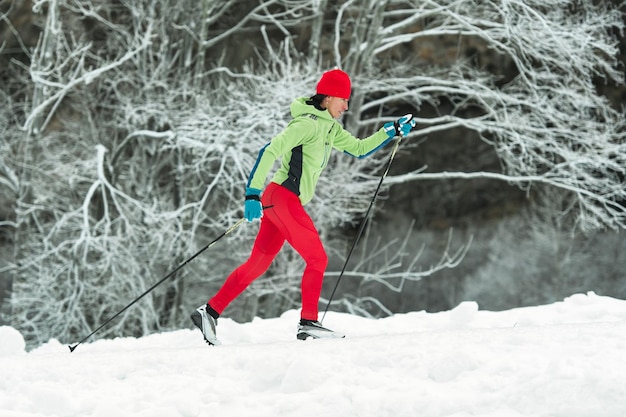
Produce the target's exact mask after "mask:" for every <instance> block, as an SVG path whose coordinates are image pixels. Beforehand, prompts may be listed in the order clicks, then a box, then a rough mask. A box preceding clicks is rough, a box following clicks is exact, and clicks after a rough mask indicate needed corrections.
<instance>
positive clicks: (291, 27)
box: [0, 0, 626, 343]
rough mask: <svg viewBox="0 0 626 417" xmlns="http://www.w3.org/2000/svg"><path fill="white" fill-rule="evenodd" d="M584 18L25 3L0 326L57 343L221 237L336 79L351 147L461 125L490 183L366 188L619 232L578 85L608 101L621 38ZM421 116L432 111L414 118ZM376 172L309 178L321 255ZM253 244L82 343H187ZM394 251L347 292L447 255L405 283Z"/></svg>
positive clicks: (162, 2)
mask: <svg viewBox="0 0 626 417" xmlns="http://www.w3.org/2000/svg"><path fill="white" fill-rule="evenodd" d="M596 3H598V2H593V1H591V0H547V1H546V0H543V1H532V0H509V1H505V2H502V1H489V0H487V1H471V0H456V1H454V0H432V1H430V0H428V1H423V0H420V1H416V0H413V1H409V0H406V1H400V0H387V1H371V0H348V1H344V2H338V3H335V2H328V1H326V0H270V1H234V0H230V1H222V2H213V1H208V0H203V1H191V0H183V1H174V0H157V1H147V0H139V1H133V2H114V1H99V2H94V1H87V0H36V1H33V10H34V12H35V13H36V16H38V17H39V18H40V19H41V22H42V32H41V37H40V40H39V43H38V44H37V46H36V47H34V48H33V49H32V51H29V54H30V61H29V65H28V66H26V65H18V64H17V63H13V64H12V66H11V67H12V69H11V70H12V71H19V69H21V71H22V74H28V76H29V77H30V82H29V84H28V85H27V87H26V88H27V89H28V90H27V93H26V94H22V95H20V96H19V97H27V98H26V99H23V101H22V102H21V103H19V104H15V105H13V106H11V108H12V109H15V108H18V107H19V108H20V109H21V113H20V112H18V113H17V114H21V116H20V118H21V120H19V127H20V129H21V130H20V132H21V133H20V134H19V135H16V134H15V132H16V131H17V129H15V126H16V122H15V121H12V122H11V126H12V127H11V129H12V132H14V133H13V134H12V135H11V136H10V137H9V138H3V139H0V140H3V141H4V142H3V143H2V147H3V149H9V150H10V157H4V158H5V159H4V160H2V161H1V162H2V165H3V166H2V169H0V185H1V186H2V187H4V188H10V190H11V193H12V194H11V195H13V196H14V197H13V198H14V205H15V207H16V210H15V216H14V218H13V219H11V220H10V221H6V222H3V223H2V224H1V226H2V227H3V228H5V229H7V230H11V235H12V240H13V243H14V247H15V262H14V264H13V265H11V266H10V268H9V270H10V271H11V272H12V273H13V274H14V277H15V284H14V293H13V297H12V302H11V307H12V321H13V323H14V324H15V325H16V326H17V327H19V328H20V330H22V331H23V332H24V333H25V334H26V335H27V336H28V337H29V338H30V340H31V342H34V343H36V342H40V341H44V340H47V339H48V338H49V337H57V338H63V339H67V340H72V339H76V338H77V337H80V336H81V335H84V334H85V333H87V332H88V331H89V330H91V329H93V328H95V327H96V326H97V325H98V324H99V323H102V322H103V321H104V320H105V319H106V318H108V317H110V316H111V315H112V314H114V313H115V312H116V311H118V310H119V309H120V308H122V307H124V306H125V305H126V304H127V303H128V302H129V301H130V300H132V299H133V298H134V297H135V296H137V295H138V294H140V293H141V292H143V291H144V290H145V289H147V288H148V287H150V285H151V284H152V283H154V282H156V281H157V280H158V279H159V278H160V277H162V276H165V275H166V274H167V273H168V272H169V271H172V270H173V269H174V268H175V267H176V266H177V265H180V264H181V262H183V261H184V260H185V259H187V258H188V257H189V256H191V255H192V254H193V253H195V252H196V251H197V250H198V249H199V248H201V247H203V246H204V244H206V243H207V242H209V241H211V240H212V239H213V238H215V237H216V236H217V235H219V234H220V233H222V232H223V231H224V230H225V229H226V228H228V227H229V226H230V225H232V224H234V223H235V222H236V221H237V220H238V219H239V218H240V216H241V212H240V210H241V205H242V204H241V200H242V196H243V184H244V183H245V179H246V176H247V174H248V172H249V170H250V168H251V166H252V165H253V162H254V158H255V157H256V153H257V151H258V150H259V149H260V148H261V146H263V144H265V143H266V142H267V140H269V139H270V138H271V137H272V136H273V135H275V134H276V133H278V132H279V131H280V130H281V129H282V128H283V127H284V126H285V125H286V123H287V121H288V120H289V115H288V107H289V103H290V102H291V100H292V99H293V98H295V97H297V96H302V95H308V94H311V93H312V92H313V88H314V86H315V82H316V81H317V79H318V77H319V75H320V73H321V71H322V70H324V69H327V68H329V67H332V66H335V65H337V66H341V67H342V68H344V69H345V70H347V71H348V72H349V73H350V74H351V75H352V77H353V85H354V93H353V97H352V100H351V103H350V107H351V110H350V113H349V114H348V116H347V117H346V119H345V124H346V127H347V128H348V129H349V130H351V131H353V132H354V133H355V134H357V135H360V136H365V135H367V134H369V133H371V132H373V131H374V130H375V129H378V128H379V127H380V125H381V124H382V123H383V122H385V121H388V120H392V119H394V118H396V117H398V116H400V115H402V114H404V113H407V112H414V113H416V114H417V115H418V121H419V128H418V129H416V130H415V131H414V132H413V133H412V134H411V135H410V137H409V138H408V139H407V140H406V141H405V142H403V145H402V146H403V147H407V146H411V143H414V144H415V143H417V140H416V139H421V138H426V137H428V136H429V135H434V134H439V135H441V134H445V132H446V131H447V130H448V129H452V128H458V127H463V128H465V129H468V130H470V131H474V132H477V133H478V134H479V136H480V138H481V139H482V140H483V141H485V142H486V143H488V144H489V145H490V146H492V147H493V149H494V150H495V151H496V152H497V154H498V156H499V158H500V161H501V164H502V171H501V172H462V173H459V172H455V173H441V172H434V173H432V172H427V171H426V170H425V169H424V167H422V166H417V167H415V169H414V170H412V171H410V172H406V173H403V174H397V175H390V176H389V177H388V178H387V181H386V182H385V184H386V186H389V185H392V184H401V183H404V184H412V183H413V182H415V181H421V180H424V179H436V178H450V177H453V178H475V177H482V178H496V179H501V180H503V181H507V182H510V183H512V184H516V185H518V186H520V187H522V188H523V189H530V188H531V187H532V186H533V185H534V184H546V185H548V186H550V187H556V188H557V189H560V190H565V191H567V192H568V193H570V194H569V196H570V198H569V199H568V200H567V202H568V205H567V206H564V207H563V208H562V210H563V212H567V213H569V215H570V216H572V218H573V219H575V220H576V221H577V223H578V224H579V225H580V227H582V228H583V229H585V230H588V229H593V228H600V227H612V228H623V227H624V225H625V218H624V206H623V201H625V197H626V196H625V195H624V193H626V189H625V188H624V187H623V173H622V172H623V169H622V167H623V166H624V162H625V161H624V155H625V152H624V149H623V147H624V142H625V141H624V132H625V130H624V121H623V115H622V114H621V112H620V111H619V110H617V109H614V108H612V107H611V106H610V105H609V103H608V101H607V100H606V99H605V98H603V97H602V96H600V95H599V94H597V92H596V89H595V87H594V83H596V82H598V80H606V81H607V82H608V81H610V82H622V81H623V75H622V74H621V73H620V72H619V71H618V66H617V62H616V58H615V56H616V45H617V41H616V39H615V38H614V36H613V35H612V33H613V31H614V30H617V31H620V30H622V29H623V21H622V19H621V15H620V13H619V11H618V9H616V8H615V7H614V6H610V5H607V4H604V3H599V4H596ZM468 48H478V49H481V50H485V51H489V53H491V54H493V55H494V56H496V57H499V58H500V59H501V60H503V61H505V62H508V63H509V64H510V66H512V67H513V68H514V70H515V76H514V77H511V78H503V77H498V76H497V74H494V73H491V72H490V71H489V69H488V68H485V67H484V66H482V65H481V63H480V62H475V61H473V60H472V59H469V58H468V59H465V58H464V57H465V56H466V55H464V53H463V51H466V50H468ZM16 68H17V69H16ZM22 88H24V87H22ZM11 97H12V96H11ZM16 97H17V96H16ZM441 103H446V104H447V105H448V106H449V107H450V108H451V109H452V111H450V112H447V113H445V114H443V113H442V114H440V115H438V116H437V117H423V116H420V115H419V110H420V109H421V108H424V107H432V108H436V109H437V108H440V107H441V106H440V104H441ZM8 117H9V116H7V115H6V114H5V115H3V116H2V118H8ZM2 118H0V120H3V119H2ZM9 141H11V143H9ZM413 146H415V145H413ZM387 156H388V154H387V153H386V152H381V153H379V154H377V155H375V156H374V157H372V158H369V159H366V160H364V161H357V160H351V159H349V158H347V157H345V156H339V155H338V156H336V157H335V158H334V159H333V161H332V163H331V166H330V167H329V169H328V170H327V172H326V174H325V176H323V178H322V179H321V181H320V184H319V190H318V196H319V198H317V199H315V200H314V201H313V202H312V203H311V205H310V206H309V207H310V211H311V213H315V220H316V222H317V225H318V228H319V229H320V232H321V233H322V235H323V237H324V239H325V240H326V241H327V243H328V250H329V252H330V254H331V256H334V257H336V258H337V259H341V258H342V257H343V256H345V252H346V251H345V248H346V241H349V240H351V236H349V237H348V238H346V237H344V236H338V235H337V233H336V231H335V230H336V228H337V227H339V226H341V227H345V226H347V225H355V224H357V223H358V222H359V221H361V220H362V215H363V213H364V210H365V209H366V208H367V206H368V204H369V200H370V198H371V196H372V193H373V190H374V189H375V188H376V186H377V184H378V181H379V175H380V170H381V168H382V167H383V166H384V165H385V164H386V162H387ZM254 233H255V225H246V226H245V227H241V228H239V229H238V230H237V231H236V232H234V233H233V234H232V235H229V237H228V238H227V241H226V242H220V245H219V246H218V247H216V248H215V250H211V251H210V252H208V253H206V254H204V255H203V256H202V257H199V258H198V259H197V260H195V261H194V262H193V263H191V264H189V266H187V267H185V268H184V269H182V270H181V271H180V272H179V273H178V274H177V275H176V276H175V277H174V278H173V279H172V280H169V281H168V282H167V283H166V284H165V285H164V286H163V288H161V289H159V290H158V291H154V292H153V293H152V294H151V295H150V297H148V298H147V299H146V300H144V301H142V304H141V307H139V308H137V309H135V310H134V313H133V314H126V315H124V316H122V317H120V319H119V320H116V321H115V322H114V323H112V325H111V326H110V327H108V328H107V329H106V330H105V331H103V333H102V335H113V334H145V333H148V332H151V331H154V330H160V329H167V328H172V327H180V326H181V325H186V324H187V315H188V312H189V310H190V309H191V308H193V307H195V305H196V304H198V303H201V302H204V301H205V298H206V297H208V296H209V295H210V293H211V291H212V290H213V289H215V288H216V287H217V286H218V285H219V284H220V283H221V282H222V280H223V279H224V277H225V275H226V274H227V273H228V272H229V271H230V270H231V269H232V268H233V267H234V266H236V265H237V263H238V262H240V261H241V260H243V258H244V257H245V256H246V255H247V252H248V250H249V246H250V243H251V239H252V238H253V237H254ZM442 240H446V237H444V238H443V239H442ZM370 242H371V243H375V241H370ZM397 245H398V246H396V247H394V248H393V249H390V248H389V245H388V242H379V245H378V246H376V245H375V246H371V245H370V244H368V245H367V246H366V248H370V252H369V253H365V254H364V255H363V256H362V257H361V258H360V259H356V260H355V261H354V264H353V265H351V266H350V268H349V270H348V272H347V274H348V275H349V276H351V277H355V276H360V277H364V278H365V279H366V280H368V279H369V280H377V281H382V282H383V283H384V285H386V286H387V287H389V288H392V289H396V290H398V289H401V288H402V283H403V282H405V281H407V280H419V279H422V278H423V277H424V276H427V275H428V273H429V271H434V270H438V269H440V268H443V267H448V266H454V265H456V264H457V263H458V261H459V259H460V258H462V256H463V254H464V250H465V249H466V247H460V248H449V249H450V250H449V251H445V253H444V254H443V256H442V257H441V258H440V261H439V262H437V263H435V264H433V265H432V266H431V265H427V266H422V265H420V261H419V258H417V261H415V259H416V257H417V255H419V254H408V253H406V252H405V248H406V240H405V239H404V238H400V239H399V240H398V242H397ZM376 257H378V259H386V261H385V262H383V264H384V265H383V266H381V263H380V261H379V260H378V259H377V260H376V261H375V262H372V259H375V258H376ZM299 262H300V260H299V258H298V256H297V255H296V254H294V253H293V252H291V251H289V250H285V251H284V252H283V253H281V258H280V259H278V260H277V262H275V264H274V265H273V267H272V269H271V270H270V273H269V274H268V277H267V279H265V280H263V281H259V282H258V283H255V284H254V285H253V287H252V288H251V291H249V292H248V294H249V295H250V297H248V298H245V299H242V300H240V301H239V302H238V303H239V304H236V305H234V306H233V311H232V314H233V315H235V316H239V317H249V316H250V315H255V314H265V315H272V314H277V313H278V312H279V311H278V310H279V309H284V308H289V307H293V306H295V305H297V304H298V299H299V295H298V293H299V290H298V288H299V278H300V273H301V265H300V263H299ZM373 265H376V266H375V267H374V266H373ZM328 275H329V277H332V276H335V275H336V272H335V271H332V270H331V271H329V274H328ZM375 299H376V297H375V294H374V295H372V294H363V293H361V294H358V295H357V296H346V297H343V298H342V299H340V300H337V302H338V303H341V304H343V305H347V307H346V308H347V309H349V310H351V311H359V312H360V313H362V314H369V313H368V310H367V308H365V307H364V306H366V305H375V308H380V309H382V310H383V311H390V310H391V309H390V308H389V307H388V306H384V305H381V304H380V303H376V301H375Z"/></svg>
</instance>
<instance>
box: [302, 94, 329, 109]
mask: <svg viewBox="0 0 626 417" xmlns="http://www.w3.org/2000/svg"><path fill="white" fill-rule="evenodd" d="M325 98H326V94H316V95H314V96H312V97H311V98H309V99H308V100H307V101H306V104H308V105H309V106H315V108H316V109H318V110H326V109H324V108H323V107H322V101H324V99H325Z"/></svg>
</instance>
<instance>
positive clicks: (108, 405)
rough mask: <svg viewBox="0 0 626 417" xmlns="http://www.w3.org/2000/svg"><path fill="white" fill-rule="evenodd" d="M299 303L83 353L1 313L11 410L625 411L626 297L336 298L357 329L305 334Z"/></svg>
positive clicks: (364, 414) (302, 414) (597, 414)
mask: <svg viewBox="0 0 626 417" xmlns="http://www.w3.org/2000/svg"><path fill="white" fill-rule="evenodd" d="M127 314H132V311H131V312H129V313H127ZM298 317H299V313H298V312H297V311H295V310H292V311H288V312H286V313H285V314H283V315H282V316H281V317H279V318H275V319H266V320H261V319H255V320H253V321H252V322H251V323H245V324H239V323H235V322H234V321H232V320H229V319H225V318H222V319H220V321H219V325H218V337H220V339H221V341H222V343H223V345H222V346H217V347H209V346H207V345H205V344H204V342H203V340H202V336H201V334H200V332H199V331H197V330H191V326H190V327H189V328H188V329H183V330H179V331H173V332H167V333H160V334H154V335H150V336H146V337H142V338H117V339H110V340H98V341H95V342H92V343H85V344H83V345H79V346H78V347H77V349H76V350H75V351H74V352H73V353H70V352H69V349H68V346H67V344H62V343H60V342H59V341H57V340H54V339H53V340H50V341H49V342H48V343H46V344H44V345H42V346H40V347H38V348H36V349H34V350H32V351H30V352H25V350H24V343H23V339H22V338H21V335H20V334H19V332H17V331H16V330H15V329H13V328H11V327H7V326H4V327H0V341H1V342H0V372H1V375H2V378H0V417H40V416H46V417H53V416H60V417H61V416H62V417H72V416H77V417H79V416H80V417H92V416H93V417H104V416H107V417H111V416H116V417H119V416H140V417H141V416H146V417H148V416H149V417H178V416H181V417H205V416H206V417H210V416H220V417H231V416H232V417H235V416H237V417H241V416H255V417H265V416H268V417H269V416H274V417H276V416H297V417H307V416H311V417H313V416H315V417H321V416H342V417H351V416H355V417H356V416H359V417H369V416H372V417H374V416H375V417H385V416H389V417H392V416H393V417H403V416H407V417H409V416H420V417H470V416H472V417H473V416H483V417H529V416H541V417H552V416H554V417H624V416H626V373H625V371H626V359H625V358H624V354H625V352H626V301H622V300H617V299H614V298H610V297H602V296H598V295H596V294H594V293H588V294H576V295H574V296H571V297H569V298H567V299H565V300H564V301H563V302H559V303H555V304H551V305H547V306H538V307H526V308H518V309H513V310H508V311H502V312H490V311H480V310H479V309H478V306H477V305H476V303H473V302H464V303H462V304H460V305H459V306H458V307H456V308H455V309H453V310H450V311H447V312H441V313H426V312H414V313H407V314H398V315H395V316H392V317H388V318H384V319H378V320H371V319H365V318H361V317H355V316H351V315H347V314H340V313H332V312H331V313H329V314H328V315H327V316H326V320H325V321H324V324H325V325H326V326H328V327H330V328H333V329H336V330H338V331H342V332H345V333H346V334H347V338H346V339H342V340H307V341H304V342H302V341H298V340H296V339H295V330H296V324H297V321H298ZM187 324H188V323H185V325H187Z"/></svg>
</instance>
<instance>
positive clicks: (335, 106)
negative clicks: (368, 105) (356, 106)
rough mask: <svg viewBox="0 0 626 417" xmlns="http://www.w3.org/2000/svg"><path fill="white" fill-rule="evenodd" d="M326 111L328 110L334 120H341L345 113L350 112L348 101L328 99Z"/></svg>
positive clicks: (336, 98)
mask: <svg viewBox="0 0 626 417" xmlns="http://www.w3.org/2000/svg"><path fill="white" fill-rule="evenodd" d="M326 110H328V113H330V115H331V116H332V117H333V119H339V118H340V117H341V115H342V114H343V112H345V111H346V110H348V99H345V98H339V97H326Z"/></svg>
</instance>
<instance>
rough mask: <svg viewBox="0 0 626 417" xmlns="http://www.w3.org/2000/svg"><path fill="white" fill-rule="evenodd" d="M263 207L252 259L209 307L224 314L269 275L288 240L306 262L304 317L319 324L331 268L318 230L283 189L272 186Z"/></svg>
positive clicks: (293, 196) (300, 205)
mask: <svg viewBox="0 0 626 417" xmlns="http://www.w3.org/2000/svg"><path fill="white" fill-rule="evenodd" d="M261 203H262V204H263V207H266V208H265V210H263V217H262V218H261V227H260V229H259V234H258V235H257V237H256V240H255V241H254V246H253V247H252V253H251V254H250V257H249V258H248V260H247V261H246V262H245V263H243V264H242V265H241V266H239V267H238V268H237V269H235V270H234V271H233V272H232V273H231V274H230V275H229V276H228V278H227V279H226V282H224V285H223V286H222V288H221V289H220V290H219V291H218V292H217V294H215V296H214V297H213V298H212V299H211V300H209V304H210V305H211V307H213V309H214V310H215V311H217V312H218V313H220V314H221V313H222V311H224V309H225V308H226V307H227V306H228V304H230V302H231V301H233V300H234V299H235V297H237V296H238V295H239V294H241V292H242V291H243V290H244V289H246V287H247V286H248V285H250V283H252V281H254V280H255V279H257V278H258V277H259V276H260V275H261V274H263V273H264V272H265V271H267V269H268V268H269V266H270V264H271V263H272V261H273V260H274V258H275V257H276V255H277V254H278V252H279V251H280V249H281V248H282V246H283V244H284V243H285V240H286V241H287V242H289V244H290V245H291V246H292V247H293V248H294V249H295V250H296V252H298V253H299V254H300V256H302V258H303V259H304V261H305V262H306V268H305V269H304V274H303V275H302V287H301V291H302V312H301V317H302V318H303V319H307V320H317V314H318V301H319V298H320V294H321V291H322V281H323V279H324V271H325V270H326V266H327V265H328V257H327V256H326V251H325V250H324V247H323V245H322V242H321V240H320V237H319V234H318V232H317V229H316V228H315V225H314V224H313V221H312V220H311V217H310V216H309V215H308V214H307V212H306V211H304V208H303V207H302V204H301V203H300V199H299V198H298V196H297V195H295V194H294V193H293V192H291V191H289V190H288V189H286V188H285V187H283V186H281V185H278V184H275V183H270V185H268V186H267V188H266V190H265V192H264V193H263V196H262V198H261Z"/></svg>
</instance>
